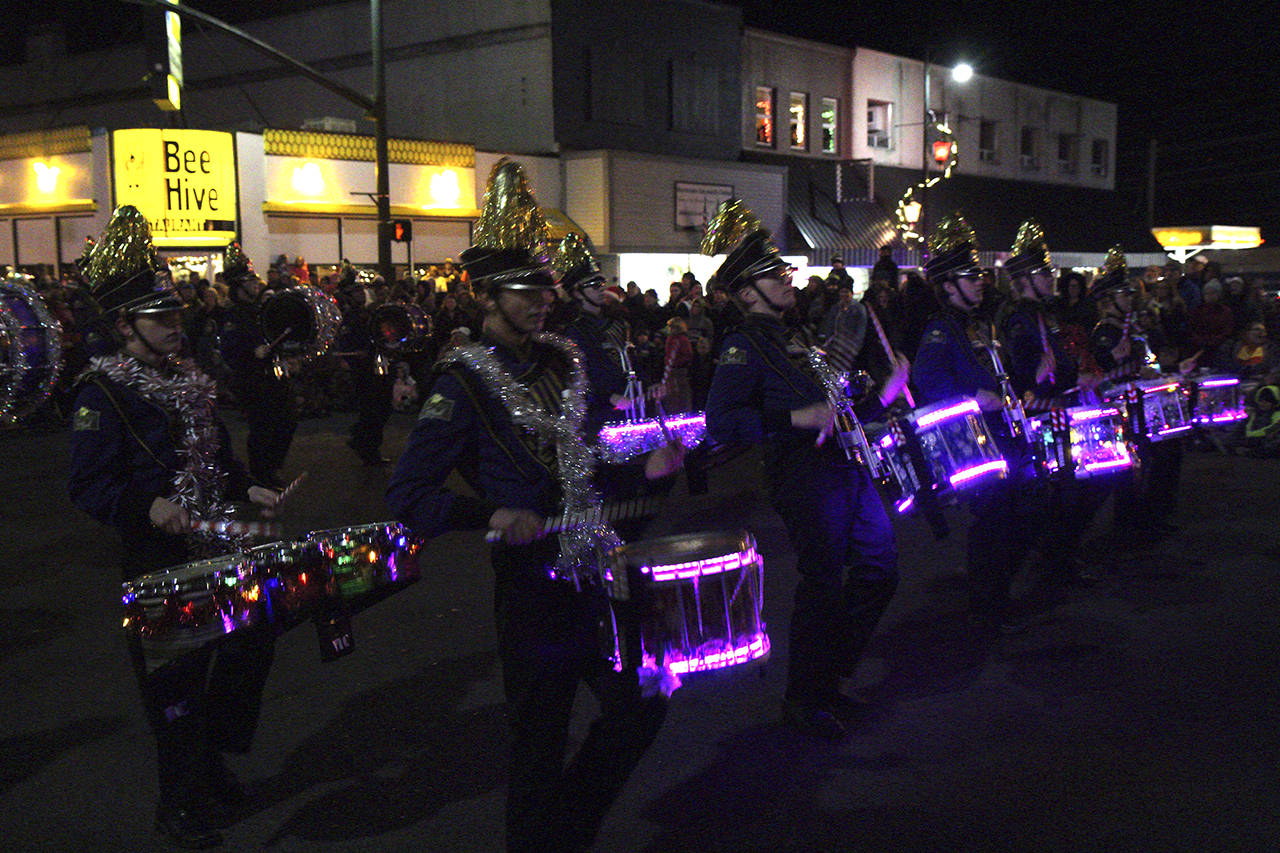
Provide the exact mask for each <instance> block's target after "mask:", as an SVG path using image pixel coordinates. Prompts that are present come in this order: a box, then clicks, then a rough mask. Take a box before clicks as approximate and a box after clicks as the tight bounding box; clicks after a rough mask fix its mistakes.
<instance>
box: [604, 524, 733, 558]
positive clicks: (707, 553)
mask: <svg viewBox="0 0 1280 853" xmlns="http://www.w3.org/2000/svg"><path fill="white" fill-rule="evenodd" d="M690 541H694V542H696V541H705V542H706V543H707V546H708V547H704V548H701V549H698V550H696V551H695V550H693V549H688V550H686V551H685V552H684V553H680V552H677V551H676V550H674V549H671V550H667V551H666V554H667V557H668V558H669V559H668V558H664V559H666V562H657V561H654V560H649V561H647V562H645V563H644V565H668V564H671V563H677V562H678V563H687V562H693V561H695V560H706V559H710V558H712V557H724V556H728V555H731V554H741V553H743V552H745V551H749V550H754V549H755V548H756V539H755V537H754V536H753V535H752V534H751V532H750V531H748V530H746V529H745V528H737V529H734V528H717V529H713V530H705V531H700V532H696V533H673V534H669V535H667V536H656V537H653V538H651V539H637V540H636V541H634V542H627V543H625V544H623V545H620V546H618V547H617V548H614V549H613V550H612V551H610V552H609V556H611V557H613V558H614V559H621V560H626V559H627V557H628V555H640V554H645V553H646V551H648V549H654V548H657V547H658V546H669V545H675V544H677V543H681V542H690ZM714 541H719V542H722V543H724V544H725V545H726V546H727V545H729V543H734V544H733V547H731V548H728V547H726V548H717V549H715V550H714V552H712V550H711V549H710V547H709V546H710V544H711V542H714ZM655 553H660V552H655ZM637 562H638V561H637ZM638 564H639V563H638Z"/></svg>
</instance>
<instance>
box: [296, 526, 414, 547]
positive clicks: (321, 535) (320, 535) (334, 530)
mask: <svg viewBox="0 0 1280 853" xmlns="http://www.w3.org/2000/svg"><path fill="white" fill-rule="evenodd" d="M388 527H390V528H397V529H398V532H400V533H402V534H404V535H406V536H407V535H408V534H407V533H405V527H404V525H403V524H401V523H400V522H398V521H373V522H369V523H368V524H353V525H351V526H349V527H330V528H328V529H326V530H312V531H311V532H309V533H308V534H307V537H306V541H307V542H315V541H318V540H320V539H330V538H333V537H334V535H336V534H340V533H349V532H351V531H356V530H378V529H386V528H388Z"/></svg>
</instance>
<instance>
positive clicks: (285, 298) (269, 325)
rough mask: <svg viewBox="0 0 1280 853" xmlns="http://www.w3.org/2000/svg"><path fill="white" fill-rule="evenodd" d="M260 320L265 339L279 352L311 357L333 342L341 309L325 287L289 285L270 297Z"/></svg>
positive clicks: (322, 351)
mask: <svg viewBox="0 0 1280 853" xmlns="http://www.w3.org/2000/svg"><path fill="white" fill-rule="evenodd" d="M259 322H260V323H261V324H262V337H263V339H264V340H265V341H266V342H267V343H274V344H275V348H276V351H277V352H278V353H279V354H280V355H282V356H294V357H299V358H303V359H309V358H314V357H316V356H320V355H323V354H324V353H325V352H326V351H328V349H329V347H330V346H331V345H332V344H333V341H334V339H335V338H336V337H337V335H338V326H340V325H341V324H342V312H341V311H339V310H338V303H337V302H336V301H334V298H333V297H332V296H330V295H329V294H327V293H325V292H324V291H323V290H320V289H318V288H315V287H306V286H299V287H290V288H286V289H285V290H278V291H276V292H274V293H273V294H271V295H270V296H268V297H267V299H266V301H265V302H263V303H262V312H261V315H260V318H259ZM277 341H278V343H277Z"/></svg>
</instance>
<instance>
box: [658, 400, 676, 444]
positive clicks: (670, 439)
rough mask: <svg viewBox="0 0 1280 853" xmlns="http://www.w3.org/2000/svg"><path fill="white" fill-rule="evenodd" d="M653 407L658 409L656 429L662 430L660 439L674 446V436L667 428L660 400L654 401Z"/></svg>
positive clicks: (663, 408)
mask: <svg viewBox="0 0 1280 853" xmlns="http://www.w3.org/2000/svg"><path fill="white" fill-rule="evenodd" d="M653 402H654V405H656V406H657V407H658V427H659V428H660V429H661V430H662V437H663V438H665V439H666V440H667V444H675V443H676V439H675V436H673V435H672V434H671V429H670V428H669V427H668V426H667V410H666V408H665V407H663V405H662V400H661V399H658V400H654V401H653Z"/></svg>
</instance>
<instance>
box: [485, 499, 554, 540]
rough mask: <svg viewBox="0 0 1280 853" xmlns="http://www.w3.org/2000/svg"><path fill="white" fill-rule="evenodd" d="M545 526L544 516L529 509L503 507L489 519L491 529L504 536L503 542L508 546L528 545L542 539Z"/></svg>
mask: <svg viewBox="0 0 1280 853" xmlns="http://www.w3.org/2000/svg"><path fill="white" fill-rule="evenodd" d="M543 524H545V521H544V519H543V518H542V516H540V515H538V514H537V513H536V512H533V511H532V510H528V509H508V508H506V507H503V508H502V509H500V510H498V511H496V512H495V513H494V514H493V515H491V516H490V517H489V529H490V530H496V531H498V532H499V533H501V534H502V541H503V542H506V543H507V544H508V545H527V544H528V543H530V542H532V541H534V540H535V539H541V538H542V537H543V536H544V535H545V534H544V533H543V531H542V527H543Z"/></svg>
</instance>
